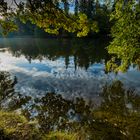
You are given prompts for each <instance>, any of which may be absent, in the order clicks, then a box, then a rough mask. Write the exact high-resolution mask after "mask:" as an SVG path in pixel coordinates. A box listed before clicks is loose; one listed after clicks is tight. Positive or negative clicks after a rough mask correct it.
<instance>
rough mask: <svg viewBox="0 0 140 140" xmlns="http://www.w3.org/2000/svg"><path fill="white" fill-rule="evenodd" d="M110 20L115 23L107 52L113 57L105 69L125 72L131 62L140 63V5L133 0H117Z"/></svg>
mask: <svg viewBox="0 0 140 140" xmlns="http://www.w3.org/2000/svg"><path fill="white" fill-rule="evenodd" d="M111 20H113V21H114V22H115V24H114V26H113V28H112V37H113V41H112V42H111V43H110V45H109V46H108V52H109V53H110V54H113V55H115V58H114V59H113V60H111V61H110V62H108V63H107V69H110V70H111V69H113V70H115V71H122V72H125V71H126V70H127V69H128V67H129V66H130V65H131V64H137V65H139V64H140V62H139V60H140V5H139V4H138V3H136V1H135V0H133V1H129V2H127V3H124V1H123V0H118V1H117V3H116V6H115V10H114V11H113V13H112V15H111ZM117 61H119V62H120V63H117ZM109 63H110V64H109ZM110 66H111V67H110Z"/></svg>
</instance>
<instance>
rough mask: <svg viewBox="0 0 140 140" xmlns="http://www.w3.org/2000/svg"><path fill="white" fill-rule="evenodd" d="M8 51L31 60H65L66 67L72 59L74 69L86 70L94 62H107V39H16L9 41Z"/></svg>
mask: <svg viewBox="0 0 140 140" xmlns="http://www.w3.org/2000/svg"><path fill="white" fill-rule="evenodd" d="M9 44H10V46H11V47H10V49H9V51H10V52H11V53H12V54H13V56H16V57H20V56H21V55H24V56H25V58H26V59H27V60H28V61H29V62H31V61H32V60H35V59H39V60H40V61H41V60H42V59H44V58H47V59H49V60H56V59H58V58H62V57H63V58H64V59H65V65H66V67H68V65H69V63H70V57H73V60H74V64H75V67H77V66H79V67H84V68H86V69H87V68H88V67H89V66H90V65H92V64H93V63H95V62H101V60H103V59H104V60H107V59H108V56H107V52H106V50H105V47H106V46H107V45H108V39H107V38H100V39H96V40H90V39H84V40H83V39H44V40H43V39H16V40H15V41H11V42H10V43H9Z"/></svg>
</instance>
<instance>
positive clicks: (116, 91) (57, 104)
mask: <svg viewBox="0 0 140 140" xmlns="http://www.w3.org/2000/svg"><path fill="white" fill-rule="evenodd" d="M5 74H6V75H7V73H5ZM2 75H4V72H2ZM8 79H11V78H10V77H9V78H8ZM0 83H3V79H1V80H0ZM7 83H9V84H7V88H6V89H9V88H10V87H11V86H13V84H12V82H11V81H10V80H9V82H7ZM0 85H2V84H0ZM9 85H11V86H9ZM0 89H2V86H0ZM10 89H11V88H10ZM1 91H2V90H1ZM13 96H17V93H16V92H14V94H13ZM22 96H24V95H20V96H19V97H20V98H18V100H17V99H16V100H17V101H18V102H19V103H20V106H19V104H18V102H17V101H16V100H15V99H13V98H10V99H11V100H10V101H9V104H4V106H3V108H1V111H0V128H1V130H0V133H1V139H2V138H9V139H14V140H15V139H21V140H22V139H37V140H38V139H45V140H46V139H48V140H49V139H56V140H59V139H64V140H65V139H66V140H79V139H81V140H85V139H96V140H98V139H102V138H103V139H121V140H129V139H130V140H131V139H135V140H138V139H139V138H140V96H139V94H138V93H135V91H134V90H132V89H127V90H126V89H125V88H124V87H123V84H122V83H121V82H120V81H114V83H112V84H111V85H105V86H104V88H103V91H102V92H101V93H100V97H101V103H100V105H98V106H96V103H95V102H94V101H87V100H85V99H84V98H79V97H77V98H76V97H75V99H73V100H68V99H65V98H63V96H62V95H59V94H54V93H47V94H46V95H44V96H43V97H42V98H40V99H39V98H35V99H33V98H31V97H28V98H26V99H25V97H24V102H23V97H22ZM2 100H3V99H1V102H2ZM7 100H8V99H7ZM30 101H33V102H32V104H31V102H30ZM6 102H7V101H6V100H5V101H4V103H6ZM15 102H16V104H15ZM6 106H7V107H6ZM10 110H11V111H14V112H12V113H11V112H10ZM7 111H8V112H7ZM35 112H36V113H35Z"/></svg>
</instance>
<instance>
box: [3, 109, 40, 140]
mask: <svg viewBox="0 0 140 140" xmlns="http://www.w3.org/2000/svg"><path fill="white" fill-rule="evenodd" d="M0 129H1V130H2V132H3V134H2V135H0V139H2V138H3V137H6V138H7V139H10V140H19V139H20V140H33V139H35V140H39V139H40V138H41V137H40V136H39V132H38V130H37V129H36V128H35V124H34V123H31V122H28V121H27V120H26V119H25V117H24V116H21V115H18V114H17V113H11V112H4V111H0Z"/></svg>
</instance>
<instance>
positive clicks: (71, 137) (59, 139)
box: [42, 131, 85, 140]
mask: <svg viewBox="0 0 140 140" xmlns="http://www.w3.org/2000/svg"><path fill="white" fill-rule="evenodd" d="M42 139H43V140H85V139H84V138H82V137H81V136H80V135H79V134H78V133H66V132H59V131H57V132H51V133H49V134H48V135H47V134H46V135H45V136H43V137H42Z"/></svg>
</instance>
